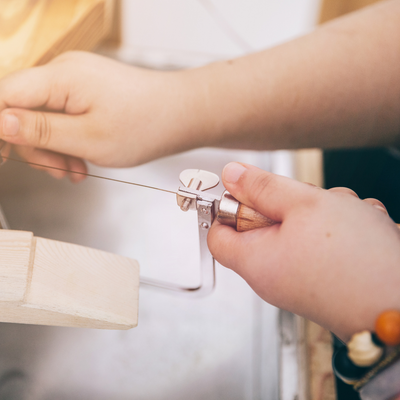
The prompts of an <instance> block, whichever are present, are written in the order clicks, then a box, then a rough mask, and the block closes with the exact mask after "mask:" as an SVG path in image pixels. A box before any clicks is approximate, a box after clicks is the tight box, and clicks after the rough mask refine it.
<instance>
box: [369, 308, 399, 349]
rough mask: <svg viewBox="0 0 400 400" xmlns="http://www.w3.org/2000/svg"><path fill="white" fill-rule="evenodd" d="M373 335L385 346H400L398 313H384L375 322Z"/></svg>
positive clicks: (390, 311)
mask: <svg viewBox="0 0 400 400" xmlns="http://www.w3.org/2000/svg"><path fill="white" fill-rule="evenodd" d="M375 333H376V334H377V336H378V338H379V339H380V340H381V341H382V342H383V343H385V344H386V345H387V346H397V345H399V344H400V311H397V310H387V311H384V312H383V313H382V314H380V315H379V317H378V318H377V320H376V323H375Z"/></svg>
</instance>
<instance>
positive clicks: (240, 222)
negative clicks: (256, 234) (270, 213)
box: [217, 190, 276, 232]
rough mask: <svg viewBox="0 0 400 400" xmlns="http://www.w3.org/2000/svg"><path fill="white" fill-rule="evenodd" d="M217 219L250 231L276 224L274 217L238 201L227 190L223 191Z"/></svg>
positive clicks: (242, 230) (241, 229) (224, 223)
mask: <svg viewBox="0 0 400 400" xmlns="http://www.w3.org/2000/svg"><path fill="white" fill-rule="evenodd" d="M217 220H218V222H219V223H221V224H223V225H229V226H232V227H233V228H235V229H236V230H237V231H238V232H244V231H250V230H252V229H257V228H263V227H265V226H271V225H274V224H276V222H275V221H273V220H272V219H270V218H268V217H266V216H264V215H262V214H260V213H259V212H258V211H256V210H253V209H252V208H250V207H247V206H245V205H244V204H242V203H240V202H239V201H237V200H236V199H235V198H234V197H233V196H232V195H231V194H230V193H229V192H228V191H227V190H225V192H224V193H222V196H221V200H220V203H219V210H218V214H217Z"/></svg>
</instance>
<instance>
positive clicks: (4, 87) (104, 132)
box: [0, 52, 193, 180]
mask: <svg viewBox="0 0 400 400" xmlns="http://www.w3.org/2000/svg"><path fill="white" fill-rule="evenodd" d="M181 75H182V74H181V73H177V72H155V71H149V70H145V69H140V68H135V67H130V66H127V65H123V64H121V63H118V62H115V61H112V60H110V59H107V58H105V57H101V56H98V55H94V54H90V53H84V52H69V53H64V54H62V55H61V56H59V57H56V58H55V59H54V60H53V61H51V62H50V63H49V64H47V65H44V66H40V67H36V68H31V69H27V70H22V71H18V72H16V73H13V74H11V75H9V76H7V77H6V78H4V79H3V80H1V81H0V139H3V140H5V141H6V142H8V143H11V144H13V145H14V149H15V150H16V151H17V153H18V154H19V155H20V156H21V157H22V158H24V159H25V160H26V161H29V162H33V163H38V164H45V165H49V166H53V167H58V168H66V169H73V170H76V171H79V172H86V166H85V163H84V161H83V160H88V161H90V162H92V163H94V164H97V165H102V166H108V167H129V166H134V165H138V164H141V163H144V162H147V161H150V160H152V159H155V158H158V157H161V156H165V155H169V154H172V153H174V152H177V151H183V150H187V149H189V148H190V147H193V145H192V144H191V142H190V140H191V139H190V138H187V137H188V136H189V137H190V135H187V131H188V130H189V128H188V126H186V125H185V121H187V120H188V119H190V118H192V114H193V113H189V112H187V107H188V104H189V103H190V99H189V98H190V97H191V96H190V92H188V91H185V90H184V88H185V86H184V85H183V84H182V79H181ZM188 93H189V96H186V95H187V94H188ZM192 97H193V96H192ZM39 169H40V168H39ZM47 171H48V172H49V173H50V174H51V175H53V176H55V177H58V178H60V177H63V176H64V175H65V174H66V173H65V172H62V171H55V170H47ZM71 179H74V180H80V179H82V178H80V176H79V175H74V176H72V175H71Z"/></svg>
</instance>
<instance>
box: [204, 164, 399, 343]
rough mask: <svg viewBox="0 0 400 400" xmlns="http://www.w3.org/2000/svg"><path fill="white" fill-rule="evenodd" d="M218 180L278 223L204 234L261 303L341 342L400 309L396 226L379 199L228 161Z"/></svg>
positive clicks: (215, 226)
mask: <svg viewBox="0 0 400 400" xmlns="http://www.w3.org/2000/svg"><path fill="white" fill-rule="evenodd" d="M240 167H242V168H241V171H239V172H237V170H238V168H240ZM222 180H223V183H224V186H225V187H226V188H227V190H228V191H229V192H230V193H231V194H232V195H233V196H234V197H235V198H236V199H238V200H239V201H240V202H242V203H244V204H246V205H248V206H250V207H252V208H254V209H256V210H258V211H259V212H261V213H262V214H263V215H265V216H267V217H269V218H270V219H272V220H274V221H277V222H279V224H276V225H273V226H271V227H266V228H261V229H255V230H253V231H248V232H240V233H238V232H236V231H235V230H234V229H232V228H231V227H229V226H225V225H221V224H218V223H214V224H213V226H212V228H211V230H210V232H209V235H208V245H209V248H210V250H211V252H212V253H213V254H214V256H215V257H216V259H217V260H218V261H219V262H220V263H221V264H222V265H225V266H227V267H229V268H231V269H232V270H233V271H235V272H236V273H238V274H239V275H240V276H242V277H243V279H245V280H246V281H247V282H248V284H249V285H250V286H251V287H252V288H253V289H254V291H255V292H256V293H257V294H258V295H259V296H260V297H261V298H263V299H264V300H265V301H267V302H269V303H271V304H274V305H276V306H279V307H281V308H284V309H287V310H290V311H292V312H294V313H297V314H299V315H302V316H304V317H306V318H308V319H310V320H312V321H315V322H317V323H318V324H320V325H322V326H324V327H326V328H327V329H329V330H331V331H332V332H334V333H336V334H337V335H338V336H339V337H340V338H342V339H343V340H345V341H347V340H348V339H349V338H350V337H351V335H352V334H353V333H356V332H360V331H362V330H365V329H368V330H371V331H373V330H374V324H375V319H376V317H377V315H379V314H380V313H381V312H382V311H384V310H386V309H390V308H394V309H398V307H399V304H400V291H399V290H398V287H399V285H400V268H399V265H400V246H399V245H400V231H399V229H398V228H397V226H396V225H395V224H394V223H393V221H392V220H391V218H390V217H389V216H388V215H387V212H386V210H385V208H384V206H383V204H382V203H381V202H379V201H378V200H375V199H366V200H360V199H359V198H358V197H357V195H356V194H355V193H354V192H353V191H352V190H350V189H347V188H334V189H331V190H323V189H320V188H317V187H314V186H312V185H308V184H305V183H301V182H297V181H294V180H291V179H289V178H285V177H282V176H278V175H274V174H272V173H269V172H265V171H262V170H260V169H258V168H256V167H253V166H250V165H246V164H237V163H230V164H228V165H227V166H226V167H225V169H224V171H223V173H222ZM383 288H384V290H382V289H383Z"/></svg>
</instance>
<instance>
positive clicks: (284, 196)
mask: <svg viewBox="0 0 400 400" xmlns="http://www.w3.org/2000/svg"><path fill="white" fill-rule="evenodd" d="M222 181H223V184H224V186H225V187H226V189H227V190H228V191H229V192H230V193H231V194H232V196H233V197H235V198H236V199H237V200H238V201H240V202H241V203H243V204H245V205H247V206H249V207H251V208H254V209H255V210H257V211H259V212H260V213H261V214H263V215H264V216H266V217H268V218H270V219H272V220H274V221H277V222H282V221H283V220H284V218H285V217H286V216H287V214H288V213H289V212H291V211H292V210H293V209H294V208H296V207H297V206H298V205H299V204H301V203H304V202H307V203H309V202H310V201H311V199H312V198H313V195H315V188H313V187H311V186H309V185H307V184H304V183H300V182H298V181H295V180H293V179H290V178H286V177H284V176H280V175H275V174H273V173H271V172H266V171H263V170H261V169H259V168H257V167H254V166H252V165H248V164H239V163H236V162H232V163H229V164H227V165H226V166H225V168H224V170H223V172H222Z"/></svg>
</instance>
